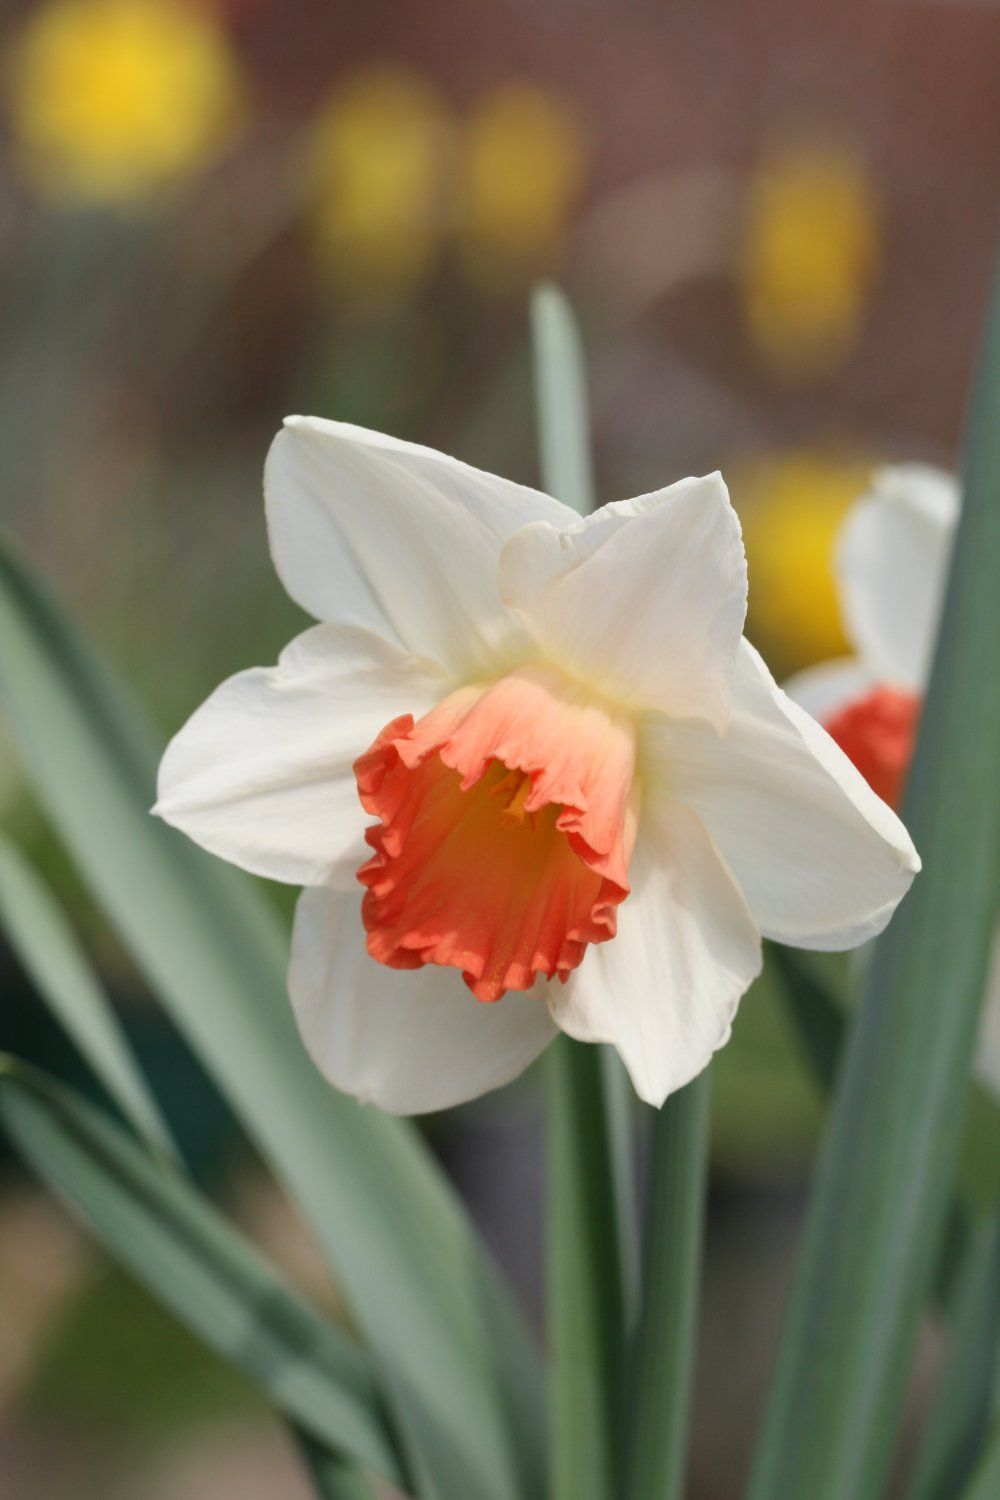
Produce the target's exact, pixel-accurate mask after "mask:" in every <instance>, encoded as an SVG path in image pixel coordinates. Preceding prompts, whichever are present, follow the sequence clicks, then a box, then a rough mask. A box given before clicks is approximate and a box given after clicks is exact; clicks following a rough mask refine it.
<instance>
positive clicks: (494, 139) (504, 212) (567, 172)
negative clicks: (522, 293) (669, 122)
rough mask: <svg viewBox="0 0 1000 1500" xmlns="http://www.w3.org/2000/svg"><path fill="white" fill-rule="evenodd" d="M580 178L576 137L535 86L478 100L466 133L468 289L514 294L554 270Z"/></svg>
mask: <svg viewBox="0 0 1000 1500" xmlns="http://www.w3.org/2000/svg"><path fill="white" fill-rule="evenodd" d="M584 173H585V150H584V139H583V131H582V127H581V125H580V122H579V120H578V119H577V117H576V115H575V114H574V113H573V111H572V110H570V109H569V108H568V107H567V106H566V105H565V104H563V103H561V102H560V101H559V100H558V99H556V98H554V97H553V96H552V95H551V94H549V93H546V92H545V91H543V90H542V89H541V88H539V87H538V86H537V85H535V84H529V83H522V82H512V83H507V84H504V85H502V86H501V87H499V88H496V89H492V90H491V91H490V92H489V93H487V94H485V95H484V96H483V98H482V99H481V101H480V102H479V105H478V107H477V108H476V110H475V113H474V114H473V115H472V117H471V119H470V120H469V123H468V125H467V127H466V132H465V139H464V149H463V172H462V182H461V187H460V194H459V205H458V234H459V251H460V256H461V260H462V264H463V267H464V269H465V272H466V274H467V276H468V278H469V280H470V281H471V282H472V283H473V285H474V286H477V287H479V288H480V289H482V290H484V291H487V292H502V291H505V290H508V289H518V288H521V287H523V286H524V285H525V283H526V282H528V281H530V280H531V279H532V278H533V277H535V276H537V275H540V274H543V273H545V272H549V271H551V270H553V269H554V267H555V264H556V263H557V261H558V259H559V254H560V251H561V249H562V245H563V241H564V238H565V234H566V228H567V224H568V221H569V217H570V214H571V212H572V210H573V208H574V206H575V203H576V199H577V196H578V193H579V190H580V188H581V186H582V183H583V179H584Z"/></svg>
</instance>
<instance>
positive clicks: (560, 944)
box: [354, 667, 638, 1000]
mask: <svg viewBox="0 0 1000 1500" xmlns="http://www.w3.org/2000/svg"><path fill="white" fill-rule="evenodd" d="M354 769H355V774H356V776H357V782H358V791H359V794H360V797H361V802H362V804H363V806H364V808H365V810H366V811H367V812H369V813H370V814H371V815H372V816H373V817H375V818H377V819H378V822H377V823H376V824H375V825H374V826H372V827H371V828H369V829H368V831H367V833H366V835H365V837H366V839H367V841H368V843H369V845H370V846H371V848H372V850H373V851H374V852H373V855H372V857H371V859H369V860H368V861H367V863H365V864H364V865H362V867H361V869H360V870H359V871H358V879H359V880H360V881H361V883H362V884H363V885H364V886H365V887H366V891H365V895H364V898H363V901H362V916H363V919H364V924H365V928H366V930H367V933H368V939H367V941H368V951H369V953H370V954H371V955H372V957H373V958H376V959H378V960H379V962H380V963H384V964H388V965H389V966H390V967H392V968H416V967H419V966H420V965H421V964H425V963H437V964H446V965H448V966H450V967H453V968H457V969H461V971H462V974H463V976H464V978H465V981H466V983H467V984H468V985H469V987H470V988H471V990H472V992H473V994H474V995H475V996H476V998H477V999H479V1000H498V999H499V998H500V997H501V996H502V995H503V993H504V992H505V991H506V990H509V989H515V990H527V989H530V988H531V986H532V985H533V984H534V982H535V980H536V978H537V976H538V975H545V976H546V977H547V978H552V977H554V976H555V975H559V977H560V978H562V979H565V978H566V977H567V976H568V975H569V974H570V973H571V972H572V970H573V969H575V968H576V967H577V965H578V964H579V963H580V961H581V959H582V958H583V955H584V953H585V952H586V950H587V946H588V944H589V943H600V942H605V941H607V939H609V938H611V937H613V936H614V934H615V931H616V924H617V907H618V906H619V905H620V903H621V902H622V901H623V900H624V899H625V897H626V896H627V895H628V891H629V885H628V876H627V869H628V861H629V858H630V857H631V853H632V847H633V845H634V842H635V827H636V818H637V811H638V788H637V783H636V781H635V777H634V769H635V732H634V728H633V726H632V724H631V722H630V721H628V720H627V719H625V718H623V717H622V716H619V715H617V714H615V713H614V712H613V711H612V710H610V709H608V708H607V707H606V706H604V705H602V704H600V703H597V702H595V701H594V700H593V699H592V698H591V697H590V696H589V695H588V694H586V693H585V692H584V690H583V689H581V688H578V687H576V686H575V685H573V684H570V683H569V682H567V681H566V680H565V679H564V678H562V677H561V676H560V675H559V674H557V673H555V672H552V671H550V670H549V669H545V668H539V667H532V668H522V669H521V670H519V671H518V672H515V673H513V674H511V675H510V676H508V677H505V678H503V679H502V680H501V681H500V682H498V683H496V684H494V685H492V686H490V687H487V688H483V687H478V686H477V687H473V688H466V689H462V690H460V691H459V692H457V693H454V694H452V695H451V697H449V698H447V699H446V700H445V701H444V702H443V703H441V704H439V705H438V707H437V708H435V709H434V710H432V712H431V713H429V714H428V715H426V717H425V718H423V719H421V720H420V722H419V723H416V724H415V723H414V721H413V719H412V717H410V716H409V715H405V716H403V717H402V718H399V719H394V720H393V721H392V723H390V724H388V725H386V727H385V729H383V731H382V733H381V734H380V735H379V736H378V739H377V740H376V741H375V743H374V744H373V745H372V747H371V749H370V750H368V751H367V752H366V753H365V754H364V755H362V756H361V757H360V758H359V760H358V761H357V762H356V763H355V768H354Z"/></svg>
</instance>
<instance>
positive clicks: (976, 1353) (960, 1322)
mask: <svg viewBox="0 0 1000 1500" xmlns="http://www.w3.org/2000/svg"><path fill="white" fill-rule="evenodd" d="M951 1345H952V1346H951V1354H950V1357H949V1360H948V1364H947V1366H946V1368H945V1372H944V1376H943V1378H942V1381H941V1386H940V1389H939V1390H938V1392H937V1396H936V1399H935V1403H934V1410H933V1413H932V1416H931V1420H930V1422H929V1424H928V1425H927V1427H926V1429H925V1432H924V1435H923V1441H922V1442H921V1445H920V1452H919V1455H918V1460H917V1465H916V1469H915V1472H914V1478H913V1487H912V1490H911V1500H952V1497H953V1496H954V1495H957V1494H960V1493H961V1489H962V1485H963V1484H965V1483H966V1481H967V1480H968V1479H969V1476H970V1475H971V1474H972V1472H973V1470H974V1469H975V1466H976V1461H977V1459H978V1458H979V1456H980V1454H981V1451H982V1445H983V1440H984V1438H985V1436H986V1434H987V1432H988V1431H989V1426H990V1421H991V1418H992V1416H993V1413H994V1410H995V1408H996V1395H997V1371H998V1363H1000V1206H998V1207H996V1208H995V1209H994V1211H993V1213H992V1214H991V1215H989V1216H988V1217H986V1218H984V1219H982V1220H981V1221H980V1222H979V1223H977V1224H976V1225H974V1226H973V1229H972V1233H971V1237H970V1242H969V1247H968V1250H967V1253H966V1255H965V1256H964V1257H963V1266H962V1277H961V1281H960V1283H959V1285H958V1287H957V1289H956V1293H955V1320H954V1327H953V1329H952V1336H951Z"/></svg>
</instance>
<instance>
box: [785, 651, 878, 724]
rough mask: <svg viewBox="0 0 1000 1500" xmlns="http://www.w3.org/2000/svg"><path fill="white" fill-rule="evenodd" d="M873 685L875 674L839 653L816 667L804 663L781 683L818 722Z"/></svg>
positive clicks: (862, 695) (861, 696) (860, 695)
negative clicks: (801, 669)
mask: <svg viewBox="0 0 1000 1500" xmlns="http://www.w3.org/2000/svg"><path fill="white" fill-rule="evenodd" d="M875 686H877V684H876V681H875V678H874V677H873V676H872V675H871V673H870V672H869V671H868V669H867V667H864V666H862V664H861V662H859V661H855V660H854V658H853V657H842V658H840V659H839V660H837V661H824V662H820V664H819V665H818V666H816V667H806V669H805V670H804V671H803V672H796V673H795V675H794V677H789V679H788V681H787V682H783V683H782V688H783V690H784V691H785V692H786V693H787V694H788V696H789V698H792V699H794V701H795V702H796V703H797V704H798V705H799V707H800V708H804V709H805V711H806V713H807V714H809V715H811V717H812V718H814V719H818V720H819V722H820V723H821V724H822V723H823V722H824V721H825V720H826V719H828V718H829V717H830V716H831V715H832V714H835V713H837V712H839V710H840V709H842V708H846V707H847V705H848V704H849V703H853V702H855V701H856V700H857V699H858V698H863V697H864V695H865V694H866V693H869V692H871V690H872V688H874V687H875Z"/></svg>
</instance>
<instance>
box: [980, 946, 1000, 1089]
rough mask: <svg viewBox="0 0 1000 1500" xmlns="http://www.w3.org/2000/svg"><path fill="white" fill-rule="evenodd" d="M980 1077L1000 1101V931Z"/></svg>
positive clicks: (989, 978)
mask: <svg viewBox="0 0 1000 1500" xmlns="http://www.w3.org/2000/svg"><path fill="white" fill-rule="evenodd" d="M975 1070H976V1075H977V1076H978V1077H979V1078H981V1079H982V1081H983V1083H985V1084H986V1086H987V1088H989V1089H990V1090H991V1091H992V1093H993V1094H994V1095H995V1096H996V1098H997V1101H998V1102H1000V928H998V929H997V932H996V933H995V935H994V938H993V948H992V950H991V952H990V963H989V969H988V970H987V974H986V993H985V995H984V997H983V1014H982V1021H981V1022H980V1027H979V1046H978V1049H977V1051H976V1060H975Z"/></svg>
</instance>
